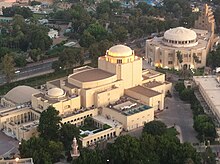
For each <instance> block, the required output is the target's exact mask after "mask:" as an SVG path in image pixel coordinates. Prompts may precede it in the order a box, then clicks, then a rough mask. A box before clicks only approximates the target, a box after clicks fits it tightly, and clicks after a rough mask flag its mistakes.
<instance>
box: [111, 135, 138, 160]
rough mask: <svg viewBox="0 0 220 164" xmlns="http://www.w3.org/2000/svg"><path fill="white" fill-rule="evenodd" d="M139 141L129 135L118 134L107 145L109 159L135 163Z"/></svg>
mask: <svg viewBox="0 0 220 164" xmlns="http://www.w3.org/2000/svg"><path fill="white" fill-rule="evenodd" d="M139 149H140V143H139V141H138V140H137V139H136V138H134V137H131V136H129V135H125V136H120V137H118V138H117V139H116V140H115V143H114V144H110V145H109V147H108V153H109V154H108V155H109V159H112V160H113V161H114V162H113V163H121V164H122V163H135V161H138V159H139V153H140V152H139Z"/></svg>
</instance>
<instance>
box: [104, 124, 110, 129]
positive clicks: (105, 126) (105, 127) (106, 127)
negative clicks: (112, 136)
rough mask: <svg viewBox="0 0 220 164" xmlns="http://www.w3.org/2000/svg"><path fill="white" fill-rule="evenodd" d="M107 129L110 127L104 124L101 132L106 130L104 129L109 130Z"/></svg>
mask: <svg viewBox="0 0 220 164" xmlns="http://www.w3.org/2000/svg"><path fill="white" fill-rule="evenodd" d="M109 128H111V126H110V125H108V124H104V125H103V130H106V129H109Z"/></svg>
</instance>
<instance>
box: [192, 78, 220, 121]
mask: <svg viewBox="0 0 220 164" xmlns="http://www.w3.org/2000/svg"><path fill="white" fill-rule="evenodd" d="M193 80H194V82H195V83H196V85H197V87H198V89H199V92H200V93H201V95H202V97H203V98H204V100H205V102H206V104H207V105H208V106H209V108H210V109H211V110H212V112H213V114H214V115H215V116H216V118H217V120H218V122H220V101H219V97H220V75H212V76H194V77H193Z"/></svg>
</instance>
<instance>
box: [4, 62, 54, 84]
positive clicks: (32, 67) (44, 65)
mask: <svg viewBox="0 0 220 164" xmlns="http://www.w3.org/2000/svg"><path fill="white" fill-rule="evenodd" d="M56 60H58V58H52V59H50V60H46V61H44V62H38V63H34V64H29V65H27V66H26V67H24V68H21V69H17V70H16V71H17V72H18V71H20V72H18V73H16V74H15V78H14V80H15V81H16V80H18V79H25V78H27V77H28V76H33V75H35V74H39V73H44V72H45V73H47V72H48V71H52V63H53V62H54V61H56ZM4 83H6V80H5V76H4V75H0V85H2V84H4Z"/></svg>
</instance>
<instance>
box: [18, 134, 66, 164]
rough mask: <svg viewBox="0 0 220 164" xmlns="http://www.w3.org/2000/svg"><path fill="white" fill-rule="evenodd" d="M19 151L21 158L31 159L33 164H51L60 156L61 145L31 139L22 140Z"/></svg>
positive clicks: (39, 138) (39, 139)
mask: <svg viewBox="0 0 220 164" xmlns="http://www.w3.org/2000/svg"><path fill="white" fill-rule="evenodd" d="M19 151H20V155H21V157H22V158H29V157H32V158H33V160H34V163H35V164H42V163H45V164H52V163H55V162H57V161H59V158H60V157H61V156H62V151H63V145H62V143H61V142H55V141H47V140H45V139H43V138H41V137H38V138H37V137H32V138H30V139H29V140H27V141H25V140H22V142H21V144H20V146H19Z"/></svg>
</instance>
